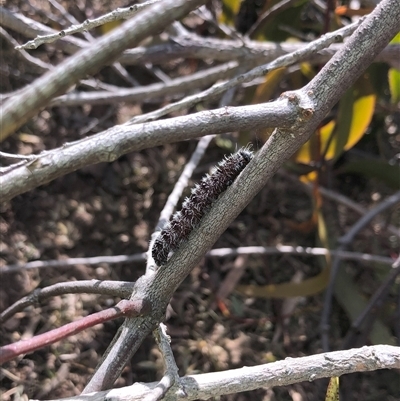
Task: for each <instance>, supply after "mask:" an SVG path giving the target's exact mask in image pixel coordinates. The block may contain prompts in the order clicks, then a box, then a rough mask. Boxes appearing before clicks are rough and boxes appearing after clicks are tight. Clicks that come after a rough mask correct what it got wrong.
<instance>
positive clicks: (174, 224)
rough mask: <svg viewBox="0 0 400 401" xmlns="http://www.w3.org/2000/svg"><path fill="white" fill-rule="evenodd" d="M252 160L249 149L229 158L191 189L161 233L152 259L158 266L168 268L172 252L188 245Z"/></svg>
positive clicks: (251, 153) (154, 245)
mask: <svg viewBox="0 0 400 401" xmlns="http://www.w3.org/2000/svg"><path fill="white" fill-rule="evenodd" d="M252 157H253V152H251V151H250V150H248V149H247V148H242V149H239V151H238V152H236V153H234V154H232V155H230V156H228V157H227V158H225V160H223V161H221V162H220V163H219V164H218V166H216V167H215V168H214V170H213V171H212V173H211V174H207V175H206V176H205V177H203V178H202V179H201V181H200V182H199V183H198V184H196V185H195V187H194V188H193V189H192V194H191V195H190V196H189V197H188V198H186V199H185V201H184V202H183V204H182V209H181V211H180V212H176V213H175V214H174V215H173V216H172V218H171V220H170V221H169V222H168V223H167V224H166V225H165V227H164V228H163V229H162V230H161V232H160V234H159V236H158V237H157V238H156V240H155V241H154V244H153V248H152V256H153V259H154V261H155V262H156V264H157V266H162V265H165V264H166V262H167V259H168V254H169V252H170V251H175V250H176V249H177V248H178V247H179V245H180V244H181V243H182V242H183V241H185V240H186V239H187V238H188V237H189V234H190V232H191V231H192V229H193V228H194V227H196V226H197V225H198V224H199V222H200V220H201V218H202V217H203V216H204V215H205V213H206V212H207V211H208V210H209V209H210V207H211V205H212V203H213V202H214V201H215V200H216V199H217V198H218V196H219V195H220V194H221V193H222V192H224V191H225V190H226V189H227V188H228V187H229V186H230V185H232V183H233V182H234V181H235V179H236V177H237V176H238V175H239V174H240V172H241V171H242V170H243V169H244V168H245V167H246V166H247V164H248V163H249V162H250V160H251V159H252Z"/></svg>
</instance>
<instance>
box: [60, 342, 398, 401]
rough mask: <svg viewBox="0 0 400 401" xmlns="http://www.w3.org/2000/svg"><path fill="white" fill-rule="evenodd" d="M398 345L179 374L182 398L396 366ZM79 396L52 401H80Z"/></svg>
mask: <svg viewBox="0 0 400 401" xmlns="http://www.w3.org/2000/svg"><path fill="white" fill-rule="evenodd" d="M399 368H400V348H399V347H393V346H390V345H375V346H372V347H362V348H358V349H351V350H346V351H335V352H328V353H325V354H319V355H313V356H305V357H301V358H286V359H285V360H282V361H278V362H273V363H268V364H265V365H259V366H253V367H244V368H240V369H232V370H227V371H224V372H215V373H205V374H200V375H191V376H185V377H182V378H181V380H180V383H181V384H182V386H183V388H184V389H185V393H186V394H187V397H185V400H188V401H189V400H208V399H210V398H212V397H218V396H221V395H226V394H233V393H239V392H241V391H250V390H256V389H258V388H261V387H277V386H288V385H290V384H294V383H300V382H304V381H314V380H317V379H322V378H325V377H333V376H342V375H344V374H350V373H355V372H371V371H374V370H378V369H399ZM158 384H159V383H157V382H153V383H135V384H133V385H132V386H127V387H123V388H117V389H113V390H108V391H101V392H98V393H92V394H87V395H85V398H84V399H85V401H106V400H113V401H139V400H143V398H144V397H146V396H148V395H151V394H152V392H153V391H154V389H155V388H156V386H157V385H158ZM180 399H182V398H181V394H180V393H179V389H178V390H176V391H175V392H173V391H170V392H168V393H167V394H166V396H165V398H164V400H165V401H179V400H180ZM81 400H82V396H77V397H69V398H63V399H62V400H54V401H81Z"/></svg>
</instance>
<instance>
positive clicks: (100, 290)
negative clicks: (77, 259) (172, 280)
mask: <svg viewBox="0 0 400 401" xmlns="http://www.w3.org/2000/svg"><path fill="white" fill-rule="evenodd" d="M134 284H135V283H132V282H129V281H111V280H104V281H101V280H81V281H71V282H65V283H57V284H54V285H50V286H48V287H45V288H37V289H36V290H34V291H33V292H32V293H31V294H29V295H27V296H25V297H23V298H21V299H20V300H18V301H17V302H15V303H14V304H13V305H11V306H10V307H8V308H7V309H6V310H4V311H3V312H2V313H1V314H0V323H4V322H5V321H6V320H7V319H9V318H10V317H11V316H13V315H15V314H16V313H17V312H19V311H21V310H23V309H25V308H26V307H28V306H30V305H36V304H38V303H39V302H42V301H44V300H45V299H48V298H50V297H54V296H57V295H64V294H83V293H85V294H98V295H110V296H113V297H120V298H129V296H130V294H131V293H132V289H133V286H134Z"/></svg>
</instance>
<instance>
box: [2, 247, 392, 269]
mask: <svg viewBox="0 0 400 401" xmlns="http://www.w3.org/2000/svg"><path fill="white" fill-rule="evenodd" d="M277 254H287V255H308V256H326V255H333V256H336V255H338V256H340V258H342V259H347V260H355V261H359V262H367V263H381V264H384V265H388V266H390V265H392V263H393V259H391V258H389V257H387V256H379V255H373V254H369V253H361V252H348V251H340V250H335V249H333V250H331V249H327V248H312V247H302V246H291V245H277V246H276V247H266V246H248V247H239V248H217V249H213V250H211V251H209V252H207V253H206V257H215V258H226V257H233V256H239V255H277ZM145 260H146V253H136V254H133V255H115V256H93V257H88V258H69V259H64V260H57V259H55V260H35V261H33V262H27V263H24V264H15V265H5V266H2V267H0V273H1V274H6V273H15V272H18V271H21V270H28V269H42V268H54V267H65V266H75V265H80V264H82V265H88V266H93V265H98V264H100V263H107V264H110V265H112V264H116V263H129V262H144V261H145Z"/></svg>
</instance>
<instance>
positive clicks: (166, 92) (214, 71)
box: [48, 61, 239, 107]
mask: <svg viewBox="0 0 400 401" xmlns="http://www.w3.org/2000/svg"><path fill="white" fill-rule="evenodd" d="M238 68H239V65H238V63H237V62H236V61H232V62H230V63H225V64H223V65H218V66H215V67H211V68H207V69H205V70H202V71H198V72H195V73H194V74H191V75H186V76H183V77H178V78H175V79H171V80H169V81H168V82H167V83H164V82H157V83H154V84H150V85H146V86H141V87H138V88H120V89H119V90H118V91H115V92H112V93H110V92H109V91H96V92H70V93H67V94H65V95H62V96H58V97H56V98H54V99H53V100H52V101H51V102H50V103H49V105H48V106H49V107H56V106H78V105H82V104H110V103H116V102H118V103H119V102H123V101H126V102H127V101H129V102H134V101H140V102H144V101H149V100H154V99H159V98H161V97H163V96H177V95H181V96H182V95H183V94H186V93H187V92H189V91H192V92H193V91H198V90H199V88H201V87H204V86H207V85H210V84H212V83H214V82H215V81H218V80H220V79H222V78H227V77H230V76H233V75H234V74H235V72H236V71H237V69H238Z"/></svg>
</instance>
